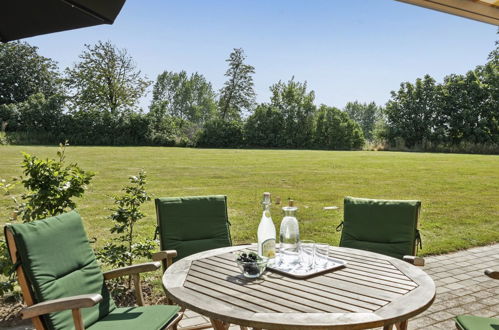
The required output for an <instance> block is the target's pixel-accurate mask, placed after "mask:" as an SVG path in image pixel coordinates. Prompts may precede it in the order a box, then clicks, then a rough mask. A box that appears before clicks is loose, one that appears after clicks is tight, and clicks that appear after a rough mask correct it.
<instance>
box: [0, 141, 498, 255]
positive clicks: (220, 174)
mask: <svg viewBox="0 0 499 330" xmlns="http://www.w3.org/2000/svg"><path fill="white" fill-rule="evenodd" d="M21 151H25V152H28V153H31V154H34V155H37V156H39V157H55V153H56V151H57V148H56V147H39V146H0V178H5V179H8V178H11V177H13V176H15V175H20V174H21V167H20V162H21V160H22V155H21ZM66 154H67V159H68V161H75V162H77V163H78V164H79V165H80V166H81V167H83V168H84V169H85V170H91V171H94V172H95V173H96V175H95V177H94V179H93V181H92V183H91V184H90V186H89V189H88V191H87V192H86V194H85V196H84V197H83V198H82V199H80V200H78V210H79V211H80V213H81V215H82V216H83V218H84V220H85V223H86V229H87V232H88V234H89V236H90V237H97V238H98V241H97V245H103V244H104V243H105V242H106V240H108V239H109V235H110V234H109V228H110V221H109V220H107V219H106V216H107V215H109V213H110V212H109V210H108V208H109V207H111V206H112V199H111V198H110V196H111V195H113V194H115V193H118V192H119V190H120V189H121V187H122V186H123V185H124V184H126V183H128V180H127V178H128V176H129V175H132V174H136V173H137V172H138V171H139V169H144V170H145V171H146V172H147V174H148V190H149V192H150V193H151V194H153V195H154V196H155V197H162V196H187V195H206V194H225V195H227V196H228V201H229V217H230V221H231V222H232V229H231V230H232V236H233V238H234V240H235V241H236V242H237V243H239V242H249V241H255V240H256V229H257V226H258V223H259V221H260V216H261V207H260V200H261V194H262V193H263V192H264V191H270V192H271V193H272V194H273V196H281V198H282V199H283V200H286V199H287V198H288V197H291V198H293V199H295V200H296V203H297V206H298V207H299V208H300V209H299V213H298V218H299V221H300V227H301V228H300V230H301V236H302V238H304V239H314V240H316V241H324V242H329V243H330V244H334V245H336V244H338V240H339V233H336V232H335V227H336V226H337V225H338V224H339V223H340V222H341V220H342V217H343V211H342V201H343V197H344V196H347V195H350V196H357V197H371V198H388V199H420V200H421V201H422V205H423V208H422V216H421V222H420V227H421V229H422V235H423V251H422V254H435V253H442V252H448V251H453V250H457V249H462V248H468V247H471V246H477V245H484V244H488V243H493V242H498V241H499V156H487V155H460V154H428V153H399V152H370V151H366V152H363V151H356V152H340V151H338V152H336V151H301V150H218V149H182V148H161V147H69V148H68V150H67V151H66ZM333 205H336V206H340V209H339V210H336V211H324V210H323V207H324V206H333ZM10 206H12V201H11V200H10V199H9V197H6V196H0V224H2V225H3V224H4V223H5V222H7V221H8V220H7V219H8V215H9V213H10V212H11V211H10V210H9V207H10ZM144 211H145V212H146V214H147V217H146V218H145V219H144V220H143V221H142V223H140V224H139V229H138V231H139V233H140V235H141V236H142V237H148V238H152V237H153V233H154V227H155V213H154V207H153V202H152V201H151V202H148V203H147V204H146V206H145V208H144ZM272 216H273V219H274V222H275V224H276V227H277V228H279V227H278V225H279V224H280V220H281V218H282V214H281V211H280V208H279V207H278V206H273V209H272Z"/></svg>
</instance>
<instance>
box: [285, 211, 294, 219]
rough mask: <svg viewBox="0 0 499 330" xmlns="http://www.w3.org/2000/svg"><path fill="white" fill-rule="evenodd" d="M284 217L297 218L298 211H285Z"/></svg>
mask: <svg viewBox="0 0 499 330" xmlns="http://www.w3.org/2000/svg"><path fill="white" fill-rule="evenodd" d="M284 216H286V217H293V218H296V210H285V211H284Z"/></svg>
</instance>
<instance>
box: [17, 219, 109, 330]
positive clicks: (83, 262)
mask: <svg viewBox="0 0 499 330" xmlns="http://www.w3.org/2000/svg"><path fill="white" fill-rule="evenodd" d="M9 230H11V231H12V233H13V234H14V240H15V243H16V246H17V249H18V258H20V260H21V266H22V268H23V270H24V272H25V274H26V276H27V278H28V281H29V282H30V283H31V284H32V287H33V295H34V298H35V301H36V302H43V301H46V300H51V299H57V298H63V297H69V296H74V295H81V294H88V293H99V294H101V295H102V297H103V300H102V302H101V303H99V304H98V305H96V306H94V307H91V308H84V309H82V316H83V321H84V324H85V326H86V327H87V326H89V325H91V324H93V323H94V322H96V321H97V320H98V319H100V318H102V317H104V316H106V315H107V314H108V313H109V312H111V311H112V310H114V309H115V308H116V307H115V304H114V302H113V300H112V298H111V297H110V295H109V292H108V291H107V289H106V287H105V285H104V277H103V275H102V272H101V269H100V267H99V265H98V264H97V261H96V259H95V255H94V252H93V251H92V248H91V247H90V244H89V242H88V238H87V235H86V233H85V230H84V229H83V223H82V220H81V218H80V215H79V214H78V213H77V212H76V211H72V212H69V213H65V214H62V215H60V216H56V217H51V218H47V219H45V220H37V221H33V222H30V223H22V224H13V225H10V226H9ZM43 321H44V323H45V324H46V326H47V328H48V329H57V330H60V329H73V328H74V323H73V318H72V316H71V311H70V310H69V311H62V312H58V313H52V314H49V315H45V316H44V317H43Z"/></svg>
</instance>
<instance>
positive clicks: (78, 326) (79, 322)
mask: <svg viewBox="0 0 499 330" xmlns="http://www.w3.org/2000/svg"><path fill="white" fill-rule="evenodd" d="M71 312H72V314H73V321H74V325H75V330H85V325H84V324H83V319H82V318H81V312H80V309H79V308H77V309H73V310H72V311H71Z"/></svg>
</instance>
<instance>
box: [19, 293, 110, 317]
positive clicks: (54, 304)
mask: <svg viewBox="0 0 499 330" xmlns="http://www.w3.org/2000/svg"><path fill="white" fill-rule="evenodd" d="M101 301H102V296H101V295H100V294H98V293H92V294H82V295H78V296H71V297H65V298H60V299H53V300H47V301H44V302H41V303H38V304H34V305H31V306H28V307H26V308H23V310H22V311H21V313H22V318H23V319H29V318H32V317H35V316H40V315H43V314H48V313H54V312H59V311H63V310H67V309H79V308H86V307H92V306H95V305H96V304H98V303H99V302H101Z"/></svg>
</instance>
